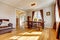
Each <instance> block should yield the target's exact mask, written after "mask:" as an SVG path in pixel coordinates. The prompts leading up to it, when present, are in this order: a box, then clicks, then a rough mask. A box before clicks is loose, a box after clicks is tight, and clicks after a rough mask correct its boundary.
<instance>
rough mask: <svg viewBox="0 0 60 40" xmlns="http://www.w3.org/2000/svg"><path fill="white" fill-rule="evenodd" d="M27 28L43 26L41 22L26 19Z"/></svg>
mask: <svg viewBox="0 0 60 40" xmlns="http://www.w3.org/2000/svg"><path fill="white" fill-rule="evenodd" d="M27 25H28V28H33V29H34V28H40V27H42V28H44V27H43V22H36V21H27Z"/></svg>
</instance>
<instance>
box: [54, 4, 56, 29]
mask: <svg viewBox="0 0 60 40" xmlns="http://www.w3.org/2000/svg"><path fill="white" fill-rule="evenodd" d="M55 8H56V4H54V25H53V29H55V30H56V15H55Z"/></svg>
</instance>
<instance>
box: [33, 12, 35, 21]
mask: <svg viewBox="0 0 60 40" xmlns="http://www.w3.org/2000/svg"><path fill="white" fill-rule="evenodd" d="M34 13H35V11H32V20H33V17H34Z"/></svg>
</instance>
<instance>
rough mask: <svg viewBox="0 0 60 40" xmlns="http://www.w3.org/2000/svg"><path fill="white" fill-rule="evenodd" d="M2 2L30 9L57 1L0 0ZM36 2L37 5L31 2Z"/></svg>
mask: <svg viewBox="0 0 60 40" xmlns="http://www.w3.org/2000/svg"><path fill="white" fill-rule="evenodd" d="M0 2H3V3H6V4H8V5H11V6H13V7H16V8H19V9H23V10H28V9H39V8H43V7H45V6H49V5H51V4H54V3H55V0H0ZM33 2H35V3H36V6H34V7H32V6H31V3H33Z"/></svg>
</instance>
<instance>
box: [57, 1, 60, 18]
mask: <svg viewBox="0 0 60 40" xmlns="http://www.w3.org/2000/svg"><path fill="white" fill-rule="evenodd" d="M57 4H58V9H59V17H60V0H57Z"/></svg>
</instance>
